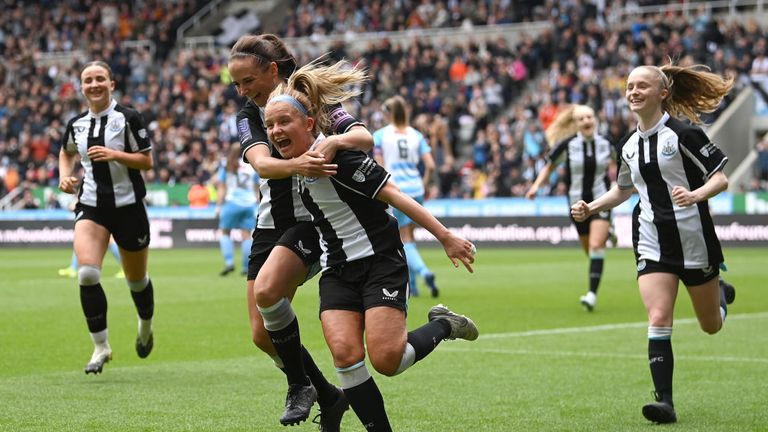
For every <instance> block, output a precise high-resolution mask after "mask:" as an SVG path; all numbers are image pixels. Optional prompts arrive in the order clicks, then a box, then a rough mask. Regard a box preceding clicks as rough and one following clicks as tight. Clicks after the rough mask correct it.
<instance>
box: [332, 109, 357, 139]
mask: <svg viewBox="0 0 768 432" xmlns="http://www.w3.org/2000/svg"><path fill="white" fill-rule="evenodd" d="M328 120H329V125H328V131H327V132H328V134H329V135H341V134H343V133H345V132H347V131H348V130H349V129H350V128H351V127H352V126H356V125H361V126H365V125H364V124H363V122H361V121H359V120H358V119H356V118H354V117H353V116H352V114H350V113H348V112H347V110H345V109H344V107H343V106H342V105H341V104H336V105H330V106H328Z"/></svg>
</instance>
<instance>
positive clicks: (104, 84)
mask: <svg viewBox="0 0 768 432" xmlns="http://www.w3.org/2000/svg"><path fill="white" fill-rule="evenodd" d="M80 85H81V87H82V92H83V96H85V99H86V100H87V101H88V107H89V108H90V109H91V111H93V112H96V113H98V112H101V111H104V110H105V109H107V107H108V106H109V103H110V101H112V90H114V89H115V82H114V81H113V80H112V78H110V76H109V71H108V70H107V69H105V68H104V67H103V66H99V65H91V66H88V67H87V68H85V69H83V73H81V74H80Z"/></svg>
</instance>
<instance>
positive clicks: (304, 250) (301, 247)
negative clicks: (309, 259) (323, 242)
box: [296, 240, 312, 256]
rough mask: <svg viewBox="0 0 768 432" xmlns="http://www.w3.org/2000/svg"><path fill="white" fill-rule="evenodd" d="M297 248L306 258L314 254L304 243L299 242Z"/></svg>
mask: <svg viewBox="0 0 768 432" xmlns="http://www.w3.org/2000/svg"><path fill="white" fill-rule="evenodd" d="M296 246H297V247H298V248H299V250H300V251H301V252H302V253H303V254H304V256H308V255H309V254H311V253H312V249H307V248H305V247H304V242H302V241H301V240H299V242H298V243H297V244H296Z"/></svg>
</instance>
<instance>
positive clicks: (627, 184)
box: [614, 134, 635, 189]
mask: <svg viewBox="0 0 768 432" xmlns="http://www.w3.org/2000/svg"><path fill="white" fill-rule="evenodd" d="M631 136H632V135H629V134H628V135H625V136H624V137H623V138H622V139H621V141H620V142H619V144H617V145H616V146H615V147H614V150H615V151H616V164H617V165H618V167H617V168H616V172H617V174H616V184H617V185H618V186H619V189H632V188H633V187H635V184H634V183H633V182H632V171H631V170H630V169H629V165H628V164H627V162H626V161H625V160H624V152H623V150H624V145H625V144H626V143H627V141H629V139H630V137H631Z"/></svg>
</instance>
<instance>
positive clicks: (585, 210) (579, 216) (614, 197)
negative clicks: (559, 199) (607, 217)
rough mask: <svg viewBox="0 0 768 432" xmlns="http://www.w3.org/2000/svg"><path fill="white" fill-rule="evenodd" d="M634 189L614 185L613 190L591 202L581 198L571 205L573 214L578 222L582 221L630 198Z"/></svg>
mask: <svg viewBox="0 0 768 432" xmlns="http://www.w3.org/2000/svg"><path fill="white" fill-rule="evenodd" d="M633 191H634V188H628V189H621V188H620V187H619V186H618V185H614V186H613V187H612V188H611V190H609V191H608V192H606V193H605V194H603V195H602V196H601V197H600V198H598V199H596V200H594V201H592V202H591V203H586V202H584V201H583V200H580V201H579V202H577V203H576V204H574V205H573V206H571V216H573V218H574V219H575V220H576V222H582V221H584V220H585V219H586V218H588V217H589V216H590V215H593V214H595V213H599V212H601V211H603V210H610V209H612V208H614V207H616V206H617V205H619V204H621V203H623V202H624V201H626V200H628V199H629V197H631V196H632V192H633Z"/></svg>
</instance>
